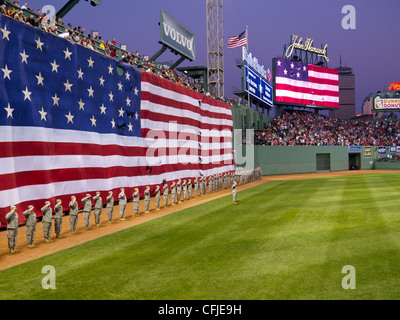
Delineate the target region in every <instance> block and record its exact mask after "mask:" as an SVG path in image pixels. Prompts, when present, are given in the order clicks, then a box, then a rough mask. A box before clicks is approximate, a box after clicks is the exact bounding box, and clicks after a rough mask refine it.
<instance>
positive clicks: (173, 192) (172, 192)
mask: <svg viewBox="0 0 400 320" xmlns="http://www.w3.org/2000/svg"><path fill="white" fill-rule="evenodd" d="M175 197H176V187H175V182H172V184H171V203H172V205H173V206H174V205H175Z"/></svg>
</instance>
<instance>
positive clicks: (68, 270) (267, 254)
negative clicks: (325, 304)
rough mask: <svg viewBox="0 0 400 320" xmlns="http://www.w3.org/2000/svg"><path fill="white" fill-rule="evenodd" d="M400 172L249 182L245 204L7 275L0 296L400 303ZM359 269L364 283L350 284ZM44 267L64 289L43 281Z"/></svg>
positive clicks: (120, 236)
mask: <svg viewBox="0 0 400 320" xmlns="http://www.w3.org/2000/svg"><path fill="white" fill-rule="evenodd" d="M398 178H400V176H399V175H397V174H373V175H365V176H346V177H336V178H329V179H328V178H327V179H325V178H324V179H322V178H318V179H303V180H292V181H273V182H268V183H266V184H263V185H260V186H257V187H254V188H251V189H247V190H243V191H241V190H240V187H239V193H238V200H239V203H238V205H233V204H232V197H231V196H226V197H223V198H220V199H217V200H214V201H211V202H209V203H206V204H203V205H199V206H196V207H193V208H190V209H187V210H183V211H181V212H178V213H175V214H171V215H168V216H165V217H162V218H159V219H155V220H153V221H149V222H147V223H144V224H142V225H138V226H135V227H132V228H130V229H127V230H123V231H120V232H118V233H116V234H112V235H108V236H105V237H102V238H100V239H97V240H93V241H90V242H88V243H85V244H83V245H80V246H77V247H74V248H71V249H68V250H64V251H62V252H59V253H56V254H53V255H50V256H47V257H43V258H41V259H38V260H35V261H32V262H29V263H26V264H23V265H20V266H16V267H14V268H11V269H8V270H4V271H2V272H0V277H1V279H2V281H1V282H0V298H1V299H172V300H174V299H256V300H258V299H398V298H399V296H400V295H399V289H398V288H399V284H400V283H399V279H400V277H399V274H400V272H398V271H397V270H396V267H397V264H398V261H399V254H398V250H399V245H398V243H399V240H400V234H399V232H398V230H399V229H398V228H400V219H399V216H398V215H396V214H395V211H396V208H397V205H398V201H399V200H398V197H395V195H394V192H396V191H398V188H397V180H396V179H398ZM388 194H391V195H392V197H393V199H392V201H391V200H390V199H388V198H387V195H388ZM391 204H392V205H391ZM393 204H395V206H394V207H393ZM389 208H392V210H388V209H389ZM348 264H350V265H353V266H354V267H355V268H356V272H357V273H356V280H357V288H356V289H355V290H344V289H343V288H342V286H341V281H342V278H343V277H344V276H345V274H342V273H341V269H342V267H343V266H345V265H348ZM45 265H52V266H54V267H55V268H56V272H57V273H56V285H57V289H56V290H44V289H42V287H41V281H42V278H43V277H44V275H43V274H41V269H42V267H43V266H45Z"/></svg>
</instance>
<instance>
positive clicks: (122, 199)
mask: <svg viewBox="0 0 400 320" xmlns="http://www.w3.org/2000/svg"><path fill="white" fill-rule="evenodd" d="M261 175H262V173H261V169H260V168H257V169H254V170H250V171H239V172H237V173H235V174H233V173H226V174H216V175H213V176H210V177H208V183H207V177H205V176H202V177H200V178H195V179H194V180H193V183H192V180H191V179H188V181H186V180H183V181H181V179H178V181H177V182H176V183H175V182H172V184H171V186H170V187H169V186H168V184H167V183H166V182H165V181H164V182H163V185H162V196H163V203H164V207H167V206H168V199H169V193H171V202H172V205H176V204H177V203H181V202H182V201H186V200H190V199H191V198H192V196H194V197H197V196H198V195H199V196H203V195H205V194H206V192H207V185H208V192H210V193H212V192H217V191H220V190H222V189H223V188H224V189H226V188H229V187H231V188H232V194H233V202H234V203H236V186H237V185H238V184H244V183H248V182H251V181H254V180H256V179H261ZM154 197H155V205H156V210H160V200H161V188H160V186H159V185H157V186H156V189H155V192H154ZM132 198H133V210H134V214H135V216H139V203H140V195H139V189H138V188H135V189H134V193H133V194H132ZM150 198H151V192H150V187H149V186H147V187H146V189H145V190H144V207H145V208H144V212H145V213H149V212H150V211H149V207H150ZM93 201H94V219H95V224H96V226H97V227H99V226H100V218H101V213H102V209H103V200H102V198H101V196H100V192H96V195H95V196H94V197H93ZM81 202H82V205H83V219H84V227H85V229H86V230H88V229H89V224H90V219H91V211H92V196H91V195H90V194H86V196H85V197H84V198H83V199H81ZM127 202H128V200H127V196H126V194H125V189H124V188H121V189H120V193H119V194H118V204H119V220H120V221H125V220H126V219H125V217H124V216H125V211H126V206H127ZM114 204H115V203H114V196H113V192H112V191H109V193H108V196H107V197H106V205H105V208H106V212H107V220H108V223H110V224H111V223H113V222H112V219H113V213H114ZM34 209H35V208H34V206H33V205H30V206H28V209H27V210H26V211H24V212H23V215H24V216H25V218H26V226H25V227H26V243H27V245H28V247H29V248H34V247H35V245H34V244H33V242H34V238H35V233H36V224H37V216H36V213H35V211H34ZM16 210H17V208H16V207H15V206H11V207H10V212H9V213H8V214H7V215H6V217H5V218H6V220H7V238H8V247H9V250H10V251H9V252H10V253H15V252H16V251H15V246H16V242H17V237H18V226H19V222H18V213H17V212H16ZM41 212H42V226H43V234H44V239H45V242H51V241H52V240H51V239H50V235H51V232H52V227H53V219H54V229H55V234H56V238H60V237H61V229H62V223H63V214H64V212H63V206H62V201H61V200H60V199H57V200H56V205H55V206H54V213H55V214H54V215H53V208H52V207H51V203H50V201H46V202H45V205H44V206H43V207H42V208H41ZM78 213H79V205H78V202H77V200H76V197H75V196H71V201H70V202H69V227H70V232H71V233H76V228H77V224H78Z"/></svg>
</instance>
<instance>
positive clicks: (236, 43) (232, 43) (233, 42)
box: [228, 31, 247, 49]
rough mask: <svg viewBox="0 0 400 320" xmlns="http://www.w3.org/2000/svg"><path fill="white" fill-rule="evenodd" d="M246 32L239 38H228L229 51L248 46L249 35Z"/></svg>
mask: <svg viewBox="0 0 400 320" xmlns="http://www.w3.org/2000/svg"><path fill="white" fill-rule="evenodd" d="M246 33H247V32H246V31H243V32H242V33H241V34H239V35H238V36H234V37H229V38H228V49H233V48H237V47H242V46H245V45H247V35H246Z"/></svg>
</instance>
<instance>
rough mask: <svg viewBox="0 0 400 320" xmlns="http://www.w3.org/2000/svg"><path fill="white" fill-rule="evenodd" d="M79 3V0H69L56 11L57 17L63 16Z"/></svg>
mask: <svg viewBox="0 0 400 320" xmlns="http://www.w3.org/2000/svg"><path fill="white" fill-rule="evenodd" d="M78 3H79V0H69V1H68V2H67V3H66V4H65V5H64V6H63V7H62V8H61V9H60V10H59V11H58V12H57V13H56V17H57V18H61V19H62V18H64V17H65V15H66V14H67V13H68V12H70V11H71V9H72V8H73V7H75V6H76V5H77V4H78Z"/></svg>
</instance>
